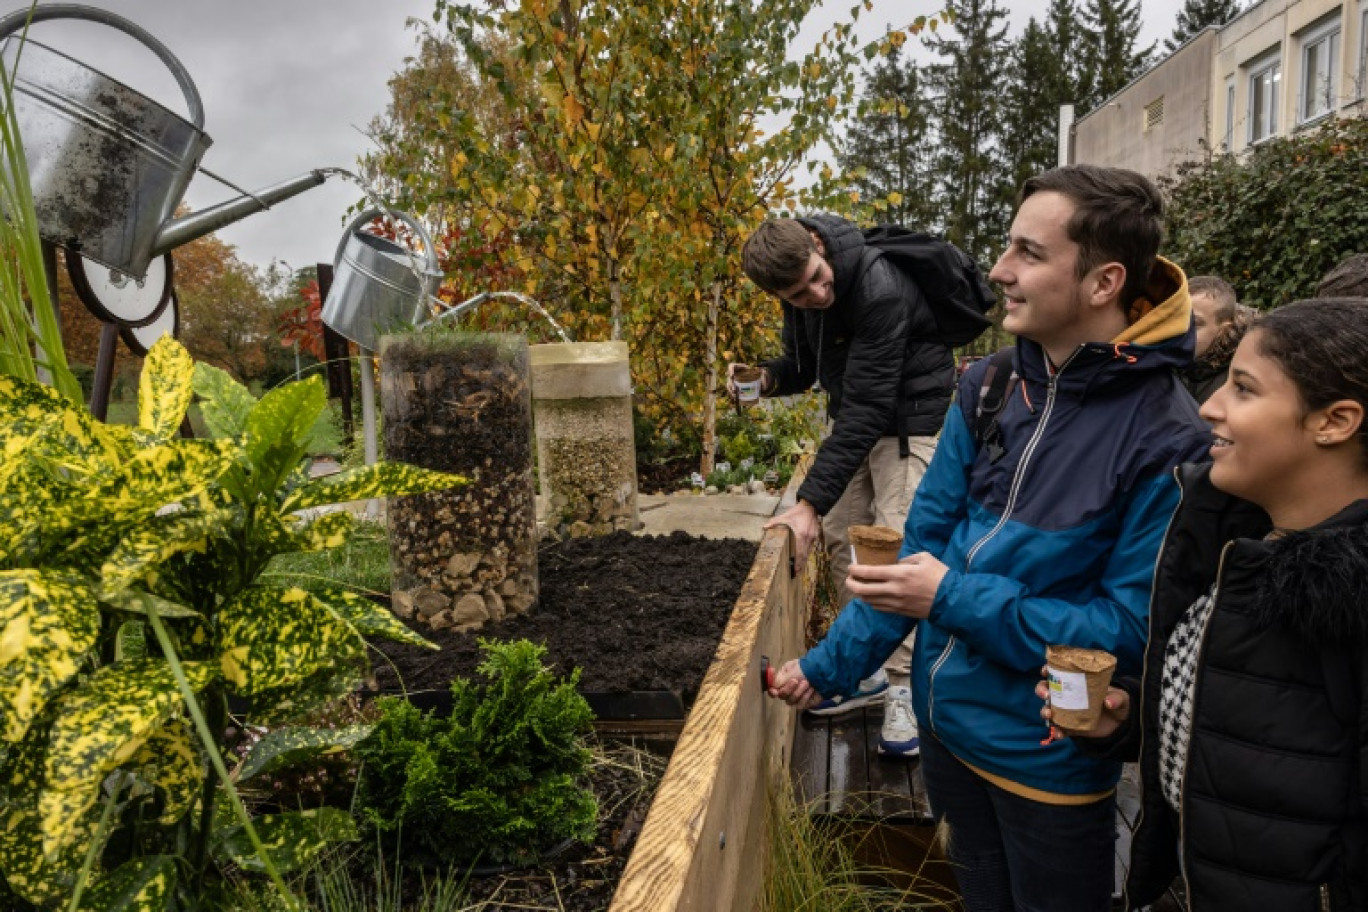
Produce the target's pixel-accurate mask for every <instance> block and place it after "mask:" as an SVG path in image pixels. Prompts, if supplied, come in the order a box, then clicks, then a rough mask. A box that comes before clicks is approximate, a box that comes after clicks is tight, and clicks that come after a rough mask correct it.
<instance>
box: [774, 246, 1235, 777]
mask: <svg viewBox="0 0 1368 912" xmlns="http://www.w3.org/2000/svg"><path fill="white" fill-rule="evenodd" d="M1154 301H1158V302H1160V303H1158V304H1154V303H1152V302H1154ZM1192 351H1193V332H1192V328H1191V303H1190V301H1189V300H1188V294H1187V280H1186V278H1185V277H1184V276H1183V274H1182V271H1181V270H1179V269H1178V268H1177V267H1176V266H1173V265H1172V264H1170V263H1168V262H1167V261H1164V260H1162V259H1161V260H1160V261H1159V263H1158V264H1157V265H1156V267H1155V272H1154V273H1153V274H1152V276H1151V280H1150V283H1149V288H1148V289H1147V294H1146V297H1145V298H1144V299H1142V300H1141V301H1139V302H1137V307H1136V308H1135V309H1134V310H1133V311H1132V321H1131V327H1130V329H1129V330H1127V332H1125V333H1123V334H1122V336H1121V337H1119V338H1118V339H1117V340H1114V341H1113V342H1110V343H1093V344H1088V345H1083V346H1080V347H1079V348H1078V349H1077V350H1076V351H1075V352H1074V353H1073V355H1072V356H1071V357H1070V358H1069V359H1068V360H1067V361H1066V362H1065V363H1064V364H1063V365H1061V366H1060V367H1059V368H1058V369H1057V370H1056V369H1053V368H1052V367H1051V366H1050V365H1049V362H1048V360H1047V359H1046V357H1045V353H1044V351H1043V350H1042V349H1041V348H1040V346H1039V345H1036V344H1035V343H1033V342H1031V341H1029V340H1026V339H1020V340H1018V343H1017V349H1016V355H1015V359H1014V360H1015V367H1016V371H1017V373H1018V374H1019V376H1020V378H1021V379H1020V381H1019V382H1018V383H1017V384H1016V386H1015V388H1014V389H1013V390H1012V392H1011V397H1010V399H1009V401H1008V402H1007V404H1006V405H1005V406H1004V407H1003V409H1002V411H1001V412H1000V413H999V419H998V420H999V429H1000V432H1001V443H1002V446H1003V448H1004V452H1003V454H1002V455H1001V456H1000V457H999V458H998V459H997V461H992V460H991V459H990V454H989V452H988V448H987V447H983V448H980V447H979V446H978V445H977V443H976V442H975V440H974V434H973V430H972V428H973V426H974V414H975V409H976V408H977V406H978V400H979V396H980V394H981V392H982V389H981V388H982V387H983V386H984V382H985V373H986V371H987V368H988V361H987V360H984V361H981V362H979V363H978V364H977V365H975V366H974V367H972V368H970V369H969V370H968V371H966V373H965V375H964V377H963V378H962V380H961V381H960V385H959V391H958V398H957V402H956V405H955V406H952V407H951V409H950V415H949V417H948V418H947V419H946V422H945V429H944V431H943V432H942V434H941V440H940V444H939V446H938V447H937V450H936V456H935V458H934V459H933V460H932V462H931V466H930V468H929V469H928V470H927V473H926V477H925V478H924V479H923V480H922V483H921V486H920V487H919V488H918V489H917V494H916V498H915V500H914V501H913V504H912V509H911V511H910V513H909V514H908V517H907V525H906V530H905V535H904V538H903V546H902V553H901V555H900V556H906V555H909V554H915V553H919V552H923V551H925V552H929V553H930V554H932V555H934V556H935V557H937V558H938V559H939V560H940V561H941V562H942V563H944V564H945V565H946V566H947V567H948V568H949V571H948V572H947V573H946V575H945V577H944V579H943V580H942V581H941V584H940V587H939V588H938V589H937V591H936V596H935V601H934V603H933V604H932V606H931V612H930V615H929V616H928V617H927V618H926V619H925V620H924V621H920V622H919V621H916V620H914V619H913V618H910V617H907V616H904V615H900V614H892V613H885V612H880V611H876V610H874V609H872V608H870V607H869V606H868V605H866V604H865V603H864V602H862V601H860V600H859V599H855V600H853V601H851V602H850V603H849V604H848V605H846V606H845V608H844V609H843V610H842V612H841V613H840V615H839V616H838V617H837V619H836V621H835V622H834V623H833V624H832V627H831V630H830V631H829V632H828V634H827V636H826V638H825V639H824V640H823V641H822V642H821V643H819V644H818V645H817V646H816V647H815V648H814V649H812V650H811V651H810V652H809V653H808V654H807V655H806V656H804V657H803V659H802V660H801V662H800V664H801V667H802V669H803V673H804V675H806V676H807V679H808V681H809V682H810V683H811V684H812V686H813V687H814V688H815V689H816V690H817V691H818V692H819V693H821V694H823V695H824V696H833V695H838V694H849V693H851V692H853V691H854V690H855V689H856V688H857V686H858V683H859V681H860V679H861V678H863V677H866V676H868V675H870V674H872V673H873V672H874V671H875V670H876V669H877V668H879V666H880V665H882V664H883V662H884V660H886V659H887V658H888V657H889V655H891V654H892V652H893V650H894V649H895V648H896V647H897V645H898V644H899V643H900V642H902V640H903V639H904V638H905V637H906V636H907V635H908V633H910V632H911V630H912V628H913V626H914V625H916V627H917V639H916V645H915V648H914V651H913V662H912V688H913V704H914V706H915V709H916V713H917V718H918V720H919V722H920V724H921V726H922V727H923V728H924V729H927V730H930V731H931V732H932V733H934V734H935V736H936V737H937V738H939V739H940V740H941V741H942V742H943V743H944V744H945V746H946V747H947V748H948V749H949V750H950V751H951V752H952V753H954V754H955V755H956V756H957V757H959V758H960V759H961V760H963V761H964V762H966V763H968V764H970V765H971V766H974V767H976V768H978V769H979V770H981V771H984V772H987V773H990V774H993V775H996V776H1000V777H1002V778H1004V779H1007V780H1009V781H1011V782H1014V783H1018V784H1020V785H1023V786H1026V787H1028V788H1032V789H1040V790H1043V791H1046V792H1052V793H1056V794H1064V795H1088V794H1094V793H1100V792H1105V791H1106V790H1108V789H1110V788H1112V787H1113V786H1114V785H1115V784H1116V781H1117V779H1118V778H1119V776H1120V770H1121V767H1120V764H1119V763H1115V762H1112V761H1106V760H1099V759H1096V758H1093V757H1088V756H1084V755H1083V754H1082V753H1080V752H1079V751H1078V749H1077V748H1076V747H1075V746H1074V745H1073V742H1072V740H1071V739H1064V740H1061V741H1056V742H1054V743H1052V744H1050V745H1048V746H1041V743H1040V742H1041V739H1042V738H1043V737H1044V735H1045V734H1046V730H1045V725H1044V723H1043V722H1042V721H1041V719H1040V700H1039V699H1038V698H1037V697H1036V696H1035V693H1034V690H1035V685H1036V683H1037V682H1038V681H1039V680H1040V669H1041V667H1042V666H1043V665H1044V664H1045V647H1046V646H1047V645H1051V644H1054V645H1068V646H1082V647H1087V648H1095V649H1105V650H1107V651H1108V652H1110V653H1112V654H1113V655H1115V656H1116V657H1117V665H1118V668H1117V673H1118V674H1120V675H1125V674H1138V673H1139V671H1140V665H1141V658H1142V656H1143V653H1144V647H1145V632H1146V622H1147V619H1148V613H1149V600H1150V589H1151V585H1152V582H1153V575H1154V564H1155V558H1156V556H1157V554H1158V552H1159V548H1160V545H1161V543H1162V540H1163V537H1164V531H1165V529H1166V527H1167V524H1168V521H1169V518H1170V516H1171V515H1172V513H1173V510H1174V507H1175V506H1176V504H1177V502H1178V486H1177V483H1176V481H1175V478H1174V468H1175V467H1176V466H1177V465H1179V464H1180V463H1183V462H1191V461H1195V460H1201V459H1205V458H1207V449H1208V447H1209V446H1210V440H1211V435H1210V430H1209V428H1208V427H1207V425H1206V423H1205V422H1204V421H1203V420H1202V419H1201V418H1200V417H1199V416H1198V414H1197V406H1196V404H1195V403H1194V402H1193V400H1192V397H1191V396H1189V395H1188V394H1187V392H1186V391H1185V390H1184V389H1183V388H1182V386H1181V384H1180V383H1179V381H1178V379H1177V378H1176V377H1175V375H1174V369H1175V368H1178V367H1182V366H1184V365H1186V364H1188V363H1190V362H1191V361H1192Z"/></svg>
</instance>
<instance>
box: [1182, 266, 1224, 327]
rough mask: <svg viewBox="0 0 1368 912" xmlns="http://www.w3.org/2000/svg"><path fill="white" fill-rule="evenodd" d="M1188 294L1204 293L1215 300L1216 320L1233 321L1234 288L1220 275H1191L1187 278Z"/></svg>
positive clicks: (1195, 295) (1194, 295)
mask: <svg viewBox="0 0 1368 912" xmlns="http://www.w3.org/2000/svg"><path fill="white" fill-rule="evenodd" d="M1188 294H1189V295H1190V296H1191V297H1194V298H1195V297H1197V296H1198V295H1199V294H1202V295H1206V296H1207V297H1208V298H1211V300H1213V301H1215V302H1216V322H1217V323H1233V322H1235V304H1236V301H1235V289H1234V288H1231V287H1230V283H1229V282H1227V281H1226V280H1225V279H1223V278H1221V277H1220V276H1205V275H1204V276H1193V277H1192V278H1190V279H1188Z"/></svg>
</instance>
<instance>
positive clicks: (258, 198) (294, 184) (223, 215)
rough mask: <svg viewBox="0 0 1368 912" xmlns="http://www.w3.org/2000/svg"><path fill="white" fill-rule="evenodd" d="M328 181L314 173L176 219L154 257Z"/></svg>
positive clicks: (155, 243) (154, 248)
mask: <svg viewBox="0 0 1368 912" xmlns="http://www.w3.org/2000/svg"><path fill="white" fill-rule="evenodd" d="M327 178H328V175H327V173H326V172H324V171H310V172H308V173H307V174H301V175H299V176H298V177H293V178H291V179H289V180H287V181H281V182H280V183H278V184H275V185H273V186H270V187H267V188H266V189H264V190H258V191H257V192H256V193H249V194H245V195H243V196H239V197H236V198H234V199H230V200H227V201H226V202H222V203H219V204H218V205H216V206H210V207H209V208H208V209H202V210H200V211H199V212H192V213H191V214H190V215H186V216H182V217H180V218H177V219H172V220H171V221H169V222H167V223H165V224H164V225H162V227H161V229H160V230H159V231H158V232H157V236H156V238H155V239H154V240H153V241H152V254H151V256H152V257H153V258H155V257H159V256H161V255H162V254H164V253H166V252H167V251H169V250H174V249H175V248H177V247H180V246H181V245H182V244H188V243H190V242H191V241H193V240H195V239H196V238H201V237H204V236H205V235H206V234H209V233H210V232H212V231H217V230H218V229H220V228H222V227H223V226H225V225H231V224H232V223H233V222H236V221H238V220H239V219H243V218H246V217H247V216H249V215H252V214H253V213H255V212H262V211H264V210H266V209H269V208H270V207H271V206H273V205H275V204H276V203H279V202H282V201H284V200H287V199H289V198H290V197H292V196H297V195H298V194H300V193H303V192H304V191H305V190H308V189H310V188H311V187H317V186H318V185H319V184H321V183H323V182H324V181H325V180H327Z"/></svg>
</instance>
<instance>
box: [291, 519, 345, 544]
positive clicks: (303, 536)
mask: <svg viewBox="0 0 1368 912" xmlns="http://www.w3.org/2000/svg"><path fill="white" fill-rule="evenodd" d="M355 527H356V519H355V517H353V516H352V515H351V514H350V513H348V512H347V511H345V510H336V511H334V512H331V513H324V514H323V515H322V516H318V517H316V518H314V519H311V520H308V521H307V522H305V523H303V525H302V528H300V529H299V530H298V531H296V532H294V534H293V535H292V536H291V539H292V542H293V544H294V548H293V550H295V551H327V550H328V549H330V548H340V547H342V546H343V545H345V544H346V543H347V539H348V537H349V536H350V534H351V531H352V529H354V528H355Z"/></svg>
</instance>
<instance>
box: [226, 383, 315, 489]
mask: <svg viewBox="0 0 1368 912" xmlns="http://www.w3.org/2000/svg"><path fill="white" fill-rule="evenodd" d="M327 406H328V394H327V391H326V390H325V389H324V388H323V381H322V380H320V379H319V378H318V377H317V376H312V377H309V378H308V379H307V380H299V381H297V382H295V383H286V384H285V385H284V386H278V387H276V388H275V389H273V390H271V391H270V392H269V393H267V394H266V395H265V396H262V397H261V401H260V402H258V403H257V404H256V405H254V406H252V410H251V411H250V412H248V414H247V424H246V431H247V457H248V459H249V460H250V461H251V463H252V471H253V472H254V473H256V474H258V475H260V476H261V480H260V481H258V485H259V490H262V491H274V490H275V489H276V488H278V487H279V486H280V484H281V482H282V481H284V479H285V478H286V477H287V476H288V475H289V473H290V472H291V471H292V470H294V468H295V467H296V466H298V465H299V461H300V459H302V458H303V456H304V446H305V444H306V443H307V442H308V440H309V434H310V432H311V431H312V430H313V426H314V422H315V421H317V420H318V416H319V415H321V414H322V413H323V410H324V409H325V408H327Z"/></svg>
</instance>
